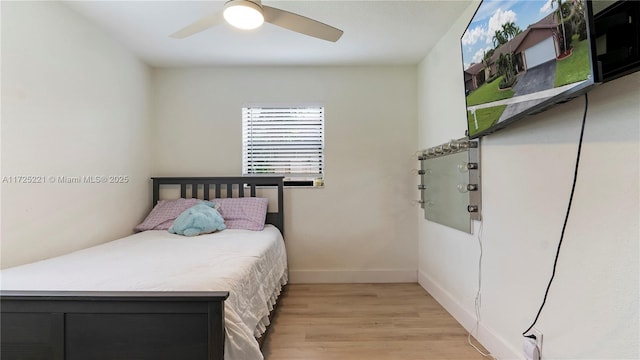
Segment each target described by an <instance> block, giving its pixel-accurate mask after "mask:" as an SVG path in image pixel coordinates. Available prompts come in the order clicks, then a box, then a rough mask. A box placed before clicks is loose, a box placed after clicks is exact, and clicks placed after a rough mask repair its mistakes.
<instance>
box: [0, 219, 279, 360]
mask: <svg viewBox="0 0 640 360" xmlns="http://www.w3.org/2000/svg"><path fill="white" fill-rule="evenodd" d="M45 241H46V240H45ZM286 269H287V257H286V251H285V247H284V241H283V239H282V235H281V234H280V231H279V230H278V229H277V228H276V227H274V226H272V225H267V226H266V227H265V229H264V230H263V231H249V230H231V229H227V230H224V231H221V232H218V233H214V234H209V235H200V236H195V237H184V236H179V235H174V234H170V233H169V232H167V231H162V230H152V231H145V232H142V233H138V234H135V235H131V236H128V237H125V238H122V239H119V240H115V241H111V242H108V243H105V244H103V245H99V246H95V247H92V248H88V249H84V250H80V251H76V252H74V253H71V254H67V255H64V256H60V257H56V258H52V259H47V260H43V261H39V262H36V263H32V264H27V265H23V266H18V267H14V268H9V269H5V270H2V271H1V272H0V275H1V277H0V287H1V288H2V289H3V290H79V291H229V292H230V295H229V298H228V299H227V301H226V302H225V327H226V335H227V336H226V342H225V360H257V359H263V356H262V354H261V353H260V348H259V346H258V343H257V341H256V340H255V337H254V336H259V335H261V334H262V332H263V331H264V326H265V325H267V324H268V314H269V311H270V310H271V309H272V305H273V303H274V301H275V298H276V297H277V295H279V293H280V288H281V286H282V285H284V284H285V283H286V281H287V278H286V276H287V270H286Z"/></svg>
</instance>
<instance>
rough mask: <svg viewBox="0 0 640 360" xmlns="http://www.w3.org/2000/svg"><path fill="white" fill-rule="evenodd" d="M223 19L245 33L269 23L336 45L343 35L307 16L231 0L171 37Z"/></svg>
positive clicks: (255, 0)
mask: <svg viewBox="0 0 640 360" xmlns="http://www.w3.org/2000/svg"><path fill="white" fill-rule="evenodd" d="M223 20H226V21H227V22H228V23H229V24H231V25H232V26H234V27H236V28H239V29H243V30H251V29H256V28H258V27H260V26H261V25H262V24H263V23H264V22H265V21H266V22H268V23H271V24H274V25H277V26H280V27H283V28H285V29H288V30H292V31H295V32H298V33H301V34H305V35H309V36H312V37H315V38H318V39H323V40H327V41H333V42H336V41H338V39H340V37H341V36H342V33H343V31H342V30H340V29H337V28H334V27H333V26H329V25H327V24H324V23H321V22H319V21H316V20H313V19H310V18H308V17H305V16H302V15H298V14H294V13H292V12H289V11H286V10H281V9H276V8H274V7H271V6H267V5H262V2H261V1H260V0H230V1H227V2H226V3H225V4H224V9H223V10H222V11H221V12H217V13H214V14H211V15H207V16H205V17H203V18H201V19H200V20H198V21H196V22H194V23H193V24H191V25H188V26H186V27H185V28H183V29H181V30H179V31H177V32H175V33H174V34H172V35H171V37H173V38H177V39H182V38H186V37H188V36H191V35H194V34H197V33H199V32H201V31H204V30H207V29H209V28H211V27H213V26H216V25H218V24H220V23H222V21H223Z"/></svg>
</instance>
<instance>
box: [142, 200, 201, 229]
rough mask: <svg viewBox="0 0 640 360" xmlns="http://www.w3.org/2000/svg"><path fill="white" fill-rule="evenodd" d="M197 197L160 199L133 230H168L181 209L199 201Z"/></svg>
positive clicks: (183, 209)
mask: <svg viewBox="0 0 640 360" xmlns="http://www.w3.org/2000/svg"><path fill="white" fill-rule="evenodd" d="M200 201H201V200H198V199H176V200H160V201H158V203H157V204H156V206H154V207H153V209H152V210H151V212H150V213H149V215H147V218H146V219H144V221H143V222H142V223H141V224H140V225H138V226H136V227H135V229H134V230H135V231H147V230H168V229H169V228H170V227H171V225H173V221H174V220H175V219H176V218H177V217H178V216H179V215H180V214H182V212H183V211H185V210H187V209H188V208H190V207H192V206H193V205H195V204H197V203H199V202H200Z"/></svg>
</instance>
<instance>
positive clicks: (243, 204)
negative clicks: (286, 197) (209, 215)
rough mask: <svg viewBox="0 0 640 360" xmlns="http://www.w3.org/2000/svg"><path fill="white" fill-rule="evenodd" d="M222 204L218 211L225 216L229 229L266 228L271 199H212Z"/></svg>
mask: <svg viewBox="0 0 640 360" xmlns="http://www.w3.org/2000/svg"><path fill="white" fill-rule="evenodd" d="M211 201H213V202H215V203H216V204H220V208H219V209H218V212H220V215H222V217H223V218H224V224H225V225H226V226H227V229H246V230H254V231H260V230H262V229H264V222H265V220H266V218H267V206H268V205H269V199H267V198H256V197H244V198H224V199H212V200H211Z"/></svg>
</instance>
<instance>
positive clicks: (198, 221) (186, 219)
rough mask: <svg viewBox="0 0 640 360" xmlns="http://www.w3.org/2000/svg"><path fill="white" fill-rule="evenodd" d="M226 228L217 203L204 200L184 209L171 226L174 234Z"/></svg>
mask: <svg viewBox="0 0 640 360" xmlns="http://www.w3.org/2000/svg"><path fill="white" fill-rule="evenodd" d="M224 229H226V226H225V224H224V219H223V218H222V215H220V213H219V212H218V210H217V209H216V204H215V203H213V202H211V201H203V202H201V203H199V204H197V205H194V206H192V207H190V208H188V209H187V210H185V211H183V212H182V213H181V214H180V216H178V218H176V220H175V221H174V222H173V225H172V226H171V227H170V228H169V232H170V233H172V234H178V235H184V236H196V235H200V234H208V233H212V232H214V231H220V230H224Z"/></svg>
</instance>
